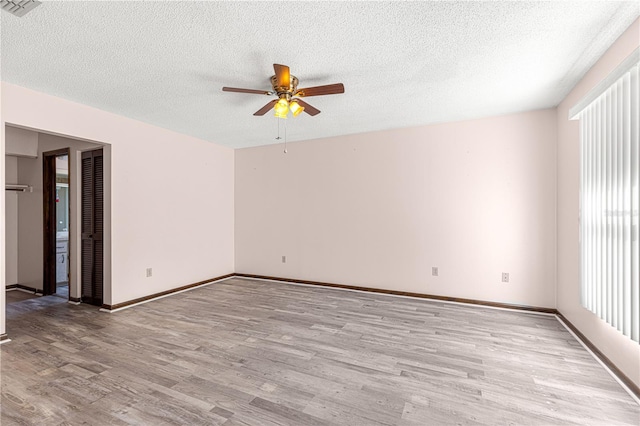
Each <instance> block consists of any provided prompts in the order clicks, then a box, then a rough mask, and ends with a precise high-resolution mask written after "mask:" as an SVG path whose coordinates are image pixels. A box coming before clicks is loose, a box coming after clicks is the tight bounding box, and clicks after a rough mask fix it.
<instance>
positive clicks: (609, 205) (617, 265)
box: [580, 65, 640, 342]
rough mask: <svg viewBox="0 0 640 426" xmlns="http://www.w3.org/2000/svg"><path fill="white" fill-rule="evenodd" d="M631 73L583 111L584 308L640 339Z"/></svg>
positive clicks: (634, 80) (635, 90)
mask: <svg viewBox="0 0 640 426" xmlns="http://www.w3.org/2000/svg"><path fill="white" fill-rule="evenodd" d="M638 73H639V70H638V65H636V66H634V67H632V68H631V70H630V71H629V72H627V73H625V74H624V75H623V76H622V77H621V78H620V79H618V80H617V81H616V82H615V83H614V84H613V85H612V86H611V87H610V88H609V89H608V90H606V91H605V92H604V93H603V94H602V95H600V96H599V97H598V98H596V100H594V101H593V102H592V103H591V104H590V105H589V106H588V107H586V108H585V109H584V110H583V111H582V113H581V114H580V131H581V163H582V168H581V180H582V183H581V187H582V188H581V238H582V244H581V247H582V252H581V256H582V259H581V264H582V271H581V273H582V277H581V278H582V304H583V306H584V307H586V308H587V309H589V310H591V311H592V312H594V313H595V314H596V315H598V316H599V317H600V318H602V319H603V320H605V321H607V322H608V323H609V324H611V325H612V326H613V327H615V328H617V329H618V330H619V331H620V332H622V333H623V334H624V335H626V336H629V337H630V338H631V339H633V340H635V341H636V342H638V341H639V338H640V317H639V313H640V291H639V287H640V285H639V282H640V276H639V272H640V271H639V270H640V265H639V263H640V250H639V242H638V209H639V200H638V198H639V193H640V181H639V170H638V169H639V164H640V157H639V155H640V154H639V152H640V150H639V144H640V142H639V139H640V136H639V123H638V122H639V121H640V120H639V119H638V117H639V114H640V109H639V105H638V103H639V99H640V85H639V84H638V83H639V81H638V80H639V75H638Z"/></svg>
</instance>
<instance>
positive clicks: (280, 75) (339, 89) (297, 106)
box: [222, 64, 344, 118]
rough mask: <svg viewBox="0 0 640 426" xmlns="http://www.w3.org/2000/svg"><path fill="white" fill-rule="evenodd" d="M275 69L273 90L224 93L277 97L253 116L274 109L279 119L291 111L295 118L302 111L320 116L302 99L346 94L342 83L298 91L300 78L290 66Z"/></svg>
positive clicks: (231, 90)
mask: <svg viewBox="0 0 640 426" xmlns="http://www.w3.org/2000/svg"><path fill="white" fill-rule="evenodd" d="M273 69H274V70H275V72H276V74H275V75H274V76H272V77H271V86H272V88H273V90H270V91H268V90H254V89H239V88H237V87H223V88H222V90H223V91H224V92H238V93H252V94H256V95H268V96H271V95H276V96H277V97H278V99H273V100H272V101H270V102H269V103H268V104H266V105H265V106H263V107H262V108H260V109H259V110H258V111H256V112H255V113H254V114H253V115H265V114H266V113H267V112H268V111H269V110H270V109H271V108H273V109H274V110H275V116H276V117H278V118H287V115H288V114H289V111H291V113H292V114H293V116H294V117H296V116H298V114H300V113H301V112H302V111H304V112H306V113H307V114H309V115H311V116H313V115H318V114H320V110H319V109H317V108H315V107H313V106H311V105H309V104H308V103H306V102H305V101H303V100H302V99H300V98H303V97H308V96H320V95H335V94H338V93H344V85H343V84H342V83H336V84H327V85H325V86H315V87H307V88H305V89H298V78H297V77H296V76H293V75H291V74H290V73H289V67H288V66H286V65H280V64H273Z"/></svg>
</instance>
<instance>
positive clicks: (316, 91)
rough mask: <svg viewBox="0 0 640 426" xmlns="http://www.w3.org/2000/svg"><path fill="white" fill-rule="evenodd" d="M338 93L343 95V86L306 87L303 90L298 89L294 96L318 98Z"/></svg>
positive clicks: (338, 84)
mask: <svg viewBox="0 0 640 426" xmlns="http://www.w3.org/2000/svg"><path fill="white" fill-rule="evenodd" d="M338 93H344V84H342V83H336V84H327V85H326V86H315V87H307V88H305V89H298V91H297V92H296V93H294V96H320V95H335V94H338Z"/></svg>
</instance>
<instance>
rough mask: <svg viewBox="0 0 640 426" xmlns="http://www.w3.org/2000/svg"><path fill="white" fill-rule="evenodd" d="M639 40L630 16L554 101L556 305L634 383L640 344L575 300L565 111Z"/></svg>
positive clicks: (570, 137)
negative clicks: (588, 67) (628, 22)
mask: <svg viewBox="0 0 640 426" xmlns="http://www.w3.org/2000/svg"><path fill="white" fill-rule="evenodd" d="M639 44H640V20H636V21H635V22H634V23H633V24H632V25H631V26H630V27H629V29H628V30H627V31H626V32H625V33H624V34H623V35H622V36H620V38H619V39H618V40H617V41H616V42H615V43H614V44H613V45H612V46H611V47H610V48H609V50H608V51H607V52H606V53H605V54H604V55H603V56H602V58H600V60H599V61H598V62H597V63H596V64H595V65H594V66H593V68H591V70H590V71H589V72H588V73H587V74H586V75H585V77H584V78H583V79H582V81H580V83H578V84H577V85H576V87H574V89H573V90H572V91H571V93H569V95H568V96H567V97H566V98H565V99H564V100H563V101H562V103H561V104H560V105H559V106H558V310H559V311H560V312H562V314H563V315H564V316H565V317H567V319H568V320H569V321H571V323H572V324H574V325H575V326H576V327H577V328H578V329H579V330H580V331H581V332H582V333H583V334H584V335H585V336H586V337H587V338H588V339H589V340H590V341H591V342H592V343H593V344H594V345H596V346H597V347H598V349H600V350H601V351H602V352H603V353H604V354H605V355H606V356H607V357H608V358H609V359H610V360H611V361H612V362H613V363H614V364H616V366H617V367H618V368H620V369H621V370H622V371H623V372H624V373H625V374H626V375H627V376H628V377H629V378H630V379H631V380H633V381H634V382H635V383H636V385H638V386H640V345H638V344H637V343H635V342H633V341H632V340H631V339H629V338H627V337H625V336H624V335H622V333H620V332H619V331H617V330H616V329H614V328H613V327H611V326H610V325H608V324H607V323H605V322H604V321H602V320H601V319H600V318H598V317H597V316H596V315H594V314H592V313H591V312H589V311H588V310H586V309H585V308H583V307H582V306H581V305H580V245H579V239H578V238H579V234H578V225H579V208H580V204H579V202H580V198H579V197H580V195H579V190H580V130H579V129H580V128H579V121H569V120H568V115H569V109H570V108H571V107H572V106H573V105H575V104H576V103H577V102H578V101H579V100H580V99H581V98H582V97H583V96H584V95H586V94H587V93H588V92H589V90H591V89H592V88H593V87H594V86H596V85H597V84H598V83H599V82H600V81H601V80H603V79H604V78H605V77H606V76H607V75H608V74H609V73H610V72H611V71H613V70H614V69H615V68H616V66H617V65H618V64H619V63H620V62H622V61H623V60H624V59H625V58H626V57H627V56H628V55H629V54H630V53H631V52H632V51H633V50H634V49H635V48H637V47H638V45H639Z"/></svg>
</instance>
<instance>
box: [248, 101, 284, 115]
mask: <svg viewBox="0 0 640 426" xmlns="http://www.w3.org/2000/svg"><path fill="white" fill-rule="evenodd" d="M276 102H278V100H277V99H274V100H272V101H271V102H269V103H268V104H266V105H265V106H263V107H262V108H260V109H259V110H257V111H256V112H254V113H253V115H265V114H266V113H267V112H268V111H269V110H270V109H271V108H273V106H274V105H275V104H276Z"/></svg>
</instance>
